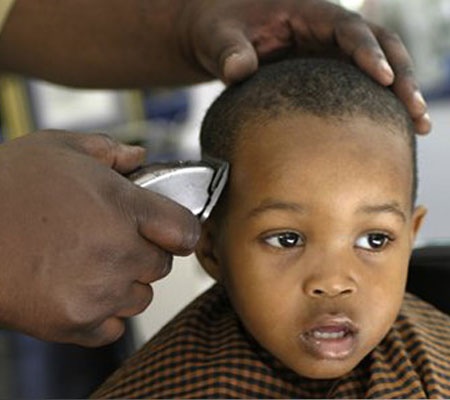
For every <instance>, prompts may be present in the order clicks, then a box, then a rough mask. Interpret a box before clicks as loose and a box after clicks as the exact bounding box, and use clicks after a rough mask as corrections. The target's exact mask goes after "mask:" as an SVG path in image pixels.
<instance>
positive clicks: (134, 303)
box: [0, 0, 430, 346]
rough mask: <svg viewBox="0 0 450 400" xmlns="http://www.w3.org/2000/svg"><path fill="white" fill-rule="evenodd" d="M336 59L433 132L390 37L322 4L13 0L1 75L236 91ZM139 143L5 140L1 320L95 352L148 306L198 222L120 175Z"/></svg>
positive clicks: (402, 53) (0, 164) (49, 135)
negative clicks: (389, 90) (316, 58)
mask: <svg viewBox="0 0 450 400" xmlns="http://www.w3.org/2000/svg"><path fill="white" fill-rule="evenodd" d="M311 53H317V54H320V55H326V56H336V54H338V56H344V57H348V58H350V59H352V60H353V61H354V62H355V63H356V64H357V65H358V66H359V67H361V68H362V69H363V70H364V71H366V72H367V73H368V74H370V75H371V76H372V77H373V78H374V79H376V80H377V81H379V82H380V83H381V84H384V85H392V86H393V89H394V91H395V93H396V94H397V95H398V96H399V98H400V99H401V100H402V101H403V102H404V104H405V106H406V107H407V108H408V110H409V112H410V114H411V116H412V117H413V119H414V121H415V124H416V129H417V132H418V133H426V132H428V131H429V129H430V122H429V118H428V116H427V114H426V105H425V103H424V102H423V100H422V99H421V96H420V93H419V91H418V88H417V82H416V80H415V78H414V75H413V73H412V62H411V59H410V57H409V55H408V53H407V51H406V50H405V48H404V46H403V44H402V43H401V41H400V40H399V39H398V37H397V36H395V35H394V34H392V33H391V32H388V31H386V30H384V29H382V28H380V27H377V26H373V25H370V24H368V23H367V22H365V21H364V20H362V19H361V18H360V17H359V16H357V15H355V14H353V13H350V12H348V11H346V10H344V9H343V8H340V7H337V6H335V5H333V4H331V3H327V2H325V1H322V0H257V1H256V0H222V1H220V2H217V1H214V2H213V1H210V0H190V1H185V0H171V1H168V0H153V1H150V0H127V1H123V0H95V1H92V0H67V1H64V2H62V1H59V0H40V1H39V2H36V1H34V0H17V1H16V4H15V5H14V7H13V9H12V11H11V14H10V16H9V18H8V20H7V22H6V24H5V27H4V30H3V32H2V34H1V35H0V68H1V69H2V70H3V71H8V72H15V73H19V74H23V75H25V76H33V77H37V78H41V79H46V80H49V81H53V82H56V83H60V84H64V85H70V86H77V87H91V88H93V87H95V88H140V87H151V86H153V87H154V86H166V87H168V86H177V85H185V84H193V83H198V82H204V81H208V80H211V79H215V78H219V79H221V80H223V81H224V82H225V83H231V82H235V81H238V80H240V79H243V78H245V77H246V76H248V75H250V74H251V73H253V72H254V71H255V70H256V69H257V67H258V64H259V63H264V62H269V61H271V60H274V59H277V58H279V57H285V56H288V55H289V56H290V55H292V54H295V55H302V54H303V55H305V54H311ZM143 157H144V152H143V149H141V148H135V147H130V146H125V145H121V144H118V143H116V142H114V141H112V140H111V139H109V138H106V137H105V136H102V135H100V136H98V135H80V134H75V133H69V132H60V131H56V132H55V131H54V132H40V133H39V135H28V136H24V137H23V138H21V139H17V140H14V141H11V142H8V143H6V144H3V145H2V146H0V187H1V188H2V195H1V196H0V221H1V222H2V223H1V225H0V257H1V260H2V262H1V265H0V276H1V277H2V285H0V325H2V326H4V327H7V328H10V329H15V330H19V331H22V332H25V333H28V334H30V335H33V336H36V337H39V338H42V339H46V340H52V341H58V342H69V343H77V344H81V345H85V346H99V345H103V344H107V343H110V342H112V341H114V340H116V339H117V338H119V337H120V336H121V334H122V333H123V329H124V323H123V320H124V318H127V317H130V316H132V315H136V314H137V313H139V312H141V311H143V310H144V309H145V308H146V307H147V305H148V304H149V303H150V302H151V299H152V290H151V287H150V285H149V283H151V282H154V281H155V280H157V279H160V278H162V277H164V276H165V275H166V274H167V273H168V272H169V271H170V266H171V258H172V255H173V254H175V255H187V254H189V253H191V252H192V251H193V249H194V247H195V245H196V243H197V240H198V237H199V232H200V226H199V223H198V221H197V220H196V218H195V217H194V216H193V215H192V214H190V213H189V212H188V211H187V210H186V209H184V208H182V207H181V206H178V205H177V204H174V203H173V202H171V201H169V200H166V199H164V198H162V197H161V196H158V195H156V194H153V193H150V192H148V191H145V190H143V189H140V188H138V187H136V186H134V185H133V184H132V183H130V182H129V181H128V180H127V179H126V178H124V177H123V174H124V173H127V172H129V171H131V170H133V169H134V168H136V167H137V166H139V165H140V164H141V162H142V160H143Z"/></svg>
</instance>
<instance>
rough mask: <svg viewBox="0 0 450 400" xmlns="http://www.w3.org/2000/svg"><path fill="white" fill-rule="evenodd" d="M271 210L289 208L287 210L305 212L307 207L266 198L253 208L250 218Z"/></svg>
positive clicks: (249, 214)
mask: <svg viewBox="0 0 450 400" xmlns="http://www.w3.org/2000/svg"><path fill="white" fill-rule="evenodd" d="M269 210H287V211H294V212H297V213H304V212H305V208H304V207H303V206H302V205H300V204H298V203H294V202H286V201H280V200H275V199H265V200H264V201H262V202H261V204H260V205H259V206H257V207H255V208H253V209H252V210H251V211H250V212H249V213H248V218H253V217H256V216H258V215H259V214H261V213H263V212H265V211H269Z"/></svg>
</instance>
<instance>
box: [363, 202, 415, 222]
mask: <svg viewBox="0 0 450 400" xmlns="http://www.w3.org/2000/svg"><path fill="white" fill-rule="evenodd" d="M358 211H361V212H363V213H366V214H378V213H392V214H395V215H397V216H398V217H400V218H401V219H402V220H403V221H404V222H405V221H406V220H407V218H406V214H405V213H404V212H403V211H402V209H401V207H400V204H399V203H397V202H396V201H393V202H391V203H383V204H373V205H372V204H366V205H363V206H361V207H360V208H359V209H358Z"/></svg>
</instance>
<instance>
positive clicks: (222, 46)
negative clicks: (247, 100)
mask: <svg viewBox="0 0 450 400" xmlns="http://www.w3.org/2000/svg"><path fill="white" fill-rule="evenodd" d="M210 35H211V39H210V41H209V42H210V43H212V44H214V46H213V47H211V48H209V49H208V51H210V52H211V53H212V54H210V55H208V57H205V58H204V60H203V62H204V64H205V66H206V67H207V68H208V69H209V71H210V72H211V73H213V74H214V75H215V76H218V77H219V78H220V79H221V80H222V81H223V82H224V83H226V84H229V83H233V82H237V81H240V80H242V79H243V78H245V77H247V76H249V75H251V74H252V73H254V72H255V71H256V70H257V68H258V55H257V54H256V51H255V49H254V47H253V45H252V44H251V43H250V41H249V40H248V38H247V37H246V36H245V35H244V33H243V29H242V28H240V27H238V26H235V25H233V24H229V25H227V26H226V27H225V26H220V27H215V28H214V29H213V30H212V31H211V34H210Z"/></svg>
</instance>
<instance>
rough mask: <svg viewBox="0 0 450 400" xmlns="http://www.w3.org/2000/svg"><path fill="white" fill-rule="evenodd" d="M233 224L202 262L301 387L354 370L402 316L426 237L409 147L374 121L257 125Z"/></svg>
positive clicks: (227, 222)
mask: <svg viewBox="0 0 450 400" xmlns="http://www.w3.org/2000/svg"><path fill="white" fill-rule="evenodd" d="M242 134H243V135H241V136H240V137H247V138H251V139H250V140H249V139H247V140H240V142H239V146H238V150H237V152H236V154H235V158H234V159H233V163H232V170H231V175H230V180H229V197H228V199H227V201H228V205H227V209H226V211H225V215H224V216H223V218H224V221H223V222H221V223H220V224H219V225H215V223H214V221H208V222H207V223H206V225H205V229H204V231H203V235H202V239H201V241H200V243H199V247H198V250H197V255H198V257H199V259H200V261H201V263H202V264H203V266H204V267H205V269H207V270H208V271H209V272H210V273H211V274H212V275H213V276H214V277H215V278H216V279H218V280H219V281H220V282H222V283H223V284H224V285H225V287H226V289H227V292H228V294H229V297H230V299H231V301H232V303H233V305H234V307H235V309H236V312H237V313H238V314H239V316H240V318H241V320H242V322H243V324H244V325H245V327H246V328H247V330H248V331H249V332H250V333H251V334H252V335H253V336H254V337H255V339H256V340H257V341H258V342H259V343H260V344H261V345H262V346H263V347H264V348H266V349H267V350H268V351H269V352H270V353H272V354H273V355H274V356H275V357H276V358H277V359H279V360H280V361H281V362H282V363H283V364H285V365H286V366H287V367H289V368H291V369H292V370H294V371H295V372H297V373H298V374H299V375H301V376H305V377H309V378H334V377H338V376H341V375H343V374H345V373H347V372H349V371H350V370H351V369H353V368H354V367H355V366H356V365H357V364H358V363H359V362H360V361H361V360H362V359H363V358H364V357H365V356H366V355H367V354H368V353H369V352H370V351H371V350H372V349H373V348H374V347H375V346H376V345H377V344H378V343H379V342H380V341H381V340H382V338H383V337H384V336H385V334H386V333H387V331H388V330H389V328H390V327H391V325H392V323H393V322H394V320H395V318H396V316H397V313H398V311H399V308H400V305H401V302H402V298H403V293H404V288H405V283H406V276H407V267H408V261H409V256H410V252H411V249H412V245H413V241H414V237H415V234H416V232H417V230H418V227H419V225H420V222H421V219H422V217H423V215H424V213H425V212H424V209H423V208H417V209H416V210H414V211H412V205H411V187H412V173H411V168H412V166H411V156H410V149H409V148H408V146H407V144H406V139H405V138H404V137H402V136H401V135H394V134H392V133H390V132H388V131H387V128H386V127H383V126H382V124H379V123H375V122H373V121H370V120H368V119H366V118H362V117H359V118H358V117H352V118H351V119H350V118H349V119H348V120H346V121H337V120H331V119H330V120H323V119H320V118H318V117H314V116H312V115H308V114H293V115H291V116H282V117H279V118H277V119H276V120H273V121H271V122H270V123H268V124H266V125H264V126H258V125H253V126H247V127H246V128H245V131H243V132H242Z"/></svg>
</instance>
